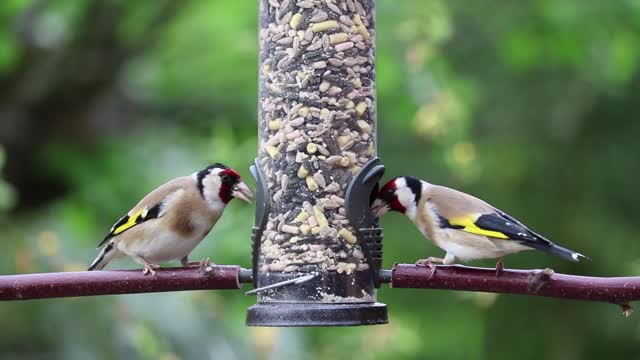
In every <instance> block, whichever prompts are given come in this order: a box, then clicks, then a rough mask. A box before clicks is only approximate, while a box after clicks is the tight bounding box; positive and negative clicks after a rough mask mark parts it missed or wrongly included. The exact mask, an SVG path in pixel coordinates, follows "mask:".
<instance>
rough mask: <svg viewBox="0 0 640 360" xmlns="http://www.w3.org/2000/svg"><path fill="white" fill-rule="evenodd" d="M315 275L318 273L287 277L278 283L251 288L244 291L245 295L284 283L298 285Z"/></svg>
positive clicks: (280, 285) (313, 277)
mask: <svg viewBox="0 0 640 360" xmlns="http://www.w3.org/2000/svg"><path fill="white" fill-rule="evenodd" d="M316 276H318V274H311V275H305V276H300V277H297V278H294V279H289V280H285V281H281V282H279V283H275V284H271V285H267V286H263V287H260V288H257V289H253V290H249V291H247V292H246V293H244V294H245V295H254V294H258V293H261V292H263V291H265V290H269V289H275V288H279V287H282V286H285V285H291V284H294V285H300V284H304V283H306V282H307V281H311V280H313V279H315V278H316Z"/></svg>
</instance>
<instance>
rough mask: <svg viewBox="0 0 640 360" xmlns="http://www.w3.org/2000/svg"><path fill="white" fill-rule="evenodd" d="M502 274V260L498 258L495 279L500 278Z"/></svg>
mask: <svg viewBox="0 0 640 360" xmlns="http://www.w3.org/2000/svg"><path fill="white" fill-rule="evenodd" d="M503 272H504V260H503V259H502V258H500V259H499V260H498V262H497V263H496V277H500V275H502V273H503Z"/></svg>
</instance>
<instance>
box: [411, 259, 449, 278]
mask: <svg viewBox="0 0 640 360" xmlns="http://www.w3.org/2000/svg"><path fill="white" fill-rule="evenodd" d="M435 263H440V264H442V263H444V259H441V258H437V257H428V258H426V259H420V260H418V261H416V266H427V267H428V268H429V269H431V274H430V275H429V277H428V278H427V280H431V278H433V276H434V275H435V274H436V265H435Z"/></svg>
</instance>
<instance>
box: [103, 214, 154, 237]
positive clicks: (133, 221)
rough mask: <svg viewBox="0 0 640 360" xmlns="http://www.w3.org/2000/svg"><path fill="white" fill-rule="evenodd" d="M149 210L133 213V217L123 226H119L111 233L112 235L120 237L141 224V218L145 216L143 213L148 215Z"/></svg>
mask: <svg viewBox="0 0 640 360" xmlns="http://www.w3.org/2000/svg"><path fill="white" fill-rule="evenodd" d="M146 212H147V210H146V209H142V210H138V211H136V212H135V213H133V214H132V215H131V216H129V218H128V219H127V221H126V222H124V223H122V224H118V225H117V226H116V227H115V228H114V229H113V231H112V232H111V234H112V235H118V234H120V233H122V232H124V231H125V230H127V229H130V228H132V227H134V226H136V225H137V224H138V223H139V218H140V217H141V216H142V217H144V216H143V213H146Z"/></svg>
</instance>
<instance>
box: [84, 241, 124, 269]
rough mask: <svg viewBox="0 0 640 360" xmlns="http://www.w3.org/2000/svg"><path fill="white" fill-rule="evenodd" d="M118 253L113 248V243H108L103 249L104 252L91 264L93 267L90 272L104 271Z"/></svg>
mask: <svg viewBox="0 0 640 360" xmlns="http://www.w3.org/2000/svg"><path fill="white" fill-rule="evenodd" d="M116 253H117V250H116V249H115V247H114V246H113V242H110V243H108V244H107V245H105V246H104V247H103V248H102V250H100V253H99V254H98V257H96V259H95V260H93V263H91V266H89V269H88V271H93V270H102V269H104V267H105V266H107V264H108V263H109V261H111V260H112V259H113V258H114V257H115V256H116Z"/></svg>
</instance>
